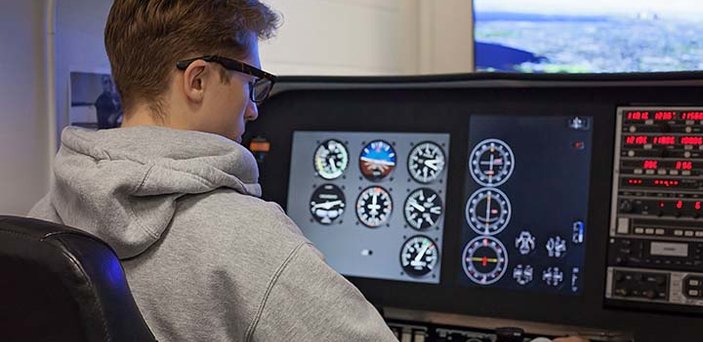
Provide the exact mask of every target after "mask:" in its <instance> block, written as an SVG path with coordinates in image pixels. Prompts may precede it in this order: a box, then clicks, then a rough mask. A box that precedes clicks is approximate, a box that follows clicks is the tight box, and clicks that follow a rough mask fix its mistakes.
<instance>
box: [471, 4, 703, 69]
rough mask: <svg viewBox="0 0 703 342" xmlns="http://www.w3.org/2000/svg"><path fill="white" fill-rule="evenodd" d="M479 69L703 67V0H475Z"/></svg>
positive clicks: (476, 47)
mask: <svg viewBox="0 0 703 342" xmlns="http://www.w3.org/2000/svg"><path fill="white" fill-rule="evenodd" d="M474 12H475V38H476V39H475V44H476V46H475V51H476V69H477V70H479V71H512V72H650V71H683V70H701V69H703V25H702V24H703V1H700V0H620V1H612V0H589V1H582V2H576V1H563V0H474Z"/></svg>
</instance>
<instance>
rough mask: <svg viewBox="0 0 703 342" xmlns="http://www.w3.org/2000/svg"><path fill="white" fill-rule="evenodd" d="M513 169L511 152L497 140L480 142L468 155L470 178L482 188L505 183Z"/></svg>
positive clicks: (503, 143) (513, 161) (506, 145)
mask: <svg viewBox="0 0 703 342" xmlns="http://www.w3.org/2000/svg"><path fill="white" fill-rule="evenodd" d="M514 169H515V156H514V155H513V150H511V149H510V146H508V144H506V143H505V142H503V141H502V140H499V139H486V140H483V141H481V142H480V143H478V145H476V147H474V149H473V150H472V151H471V155H469V170H470V171H471V177H473V179H474V180H475V181H476V183H478V184H481V185H483V186H499V185H501V184H503V183H505V182H506V181H507V180H508V178H510V175H512V174H513V170H514Z"/></svg>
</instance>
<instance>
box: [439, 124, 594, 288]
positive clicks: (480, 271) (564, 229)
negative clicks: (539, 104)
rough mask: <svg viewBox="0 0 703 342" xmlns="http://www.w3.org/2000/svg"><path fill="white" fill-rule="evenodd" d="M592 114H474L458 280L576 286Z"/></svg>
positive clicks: (579, 282) (499, 284) (579, 273)
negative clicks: (460, 270)
mask: <svg viewBox="0 0 703 342" xmlns="http://www.w3.org/2000/svg"><path fill="white" fill-rule="evenodd" d="M591 121H592V117H585V116H549V117H547V116H528V117H519V116H500V117H496V116H487V115H472V116H471V119H470V121H469V127H468V130H469V139H468V150H469V151H471V152H470V153H469V155H468V156H467V158H466V159H467V160H468V164H467V167H466V176H465V177H464V179H465V182H464V189H465V191H464V197H465V198H466V200H465V204H464V214H465V219H466V220H465V222H464V224H463V225H462V226H463V227H462V233H461V237H462V239H461V241H462V242H463V244H462V245H461V249H462V251H463V252H462V254H461V266H462V271H463V272H461V274H460V275H459V276H458V282H459V283H460V284H461V285H466V286H481V287H488V286H490V287H498V288H505V289H512V290H516V291H537V292H544V293H560V294H568V295H578V294H579V293H580V291H581V287H582V281H583V280H582V270H583V266H584V254H585V248H584V244H585V243H586V241H585V236H586V227H587V216H588V194H589V178H590V166H591V151H592V143H591V140H592V138H591ZM454 205H460V204H459V203H454ZM445 262H446V261H445Z"/></svg>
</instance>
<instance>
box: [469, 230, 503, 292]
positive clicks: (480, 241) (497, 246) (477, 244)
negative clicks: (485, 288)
mask: <svg viewBox="0 0 703 342" xmlns="http://www.w3.org/2000/svg"><path fill="white" fill-rule="evenodd" d="M462 266H463V267H464V273H465V274H466V276H467V277H469V279H470V280H471V281H472V282H474V283H476V284H479V285H490V284H493V283H495V282H497V281H498V280H500V278H501V277H503V275H504V274H505V270H507V269H508V254H507V251H506V250H505V246H503V243H502V242H500V240H498V239H496V238H494V237H491V236H479V237H477V238H475V239H473V240H471V241H469V243H467V244H466V247H465V248H464V252H463V253H462Z"/></svg>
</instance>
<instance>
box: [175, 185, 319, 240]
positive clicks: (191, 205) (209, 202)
mask: <svg viewBox="0 0 703 342" xmlns="http://www.w3.org/2000/svg"><path fill="white" fill-rule="evenodd" d="M176 220H177V221H180V222H183V221H189V222H192V223H197V224H198V225H199V226H201V231H205V232H207V233H208V234H209V235H211V236H221V237H222V238H225V239H230V238H232V237H233V236H238V237H239V238H246V239H250V238H255V239H258V240H260V241H261V242H262V243H274V242H276V243H279V244H280V243H284V242H286V241H289V242H290V243H291V244H292V245H291V246H289V247H292V246H293V245H298V244H300V243H301V242H306V241H307V240H306V239H305V238H304V237H303V236H302V233H301V231H300V229H299V228H298V226H297V225H296V224H295V223H294V222H293V221H292V220H291V219H290V218H289V217H288V216H287V215H286V214H285V212H284V211H283V209H282V208H281V207H280V206H279V205H278V204H276V203H275V202H269V201H265V200H262V199H260V198H257V197H254V196H249V195H245V194H241V193H238V192H236V191H234V190H226V189H219V190H215V191H212V192H209V193H206V194H201V195H195V196H186V197H184V198H182V199H181V200H180V201H179V204H178V206H177V208H176Z"/></svg>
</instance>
